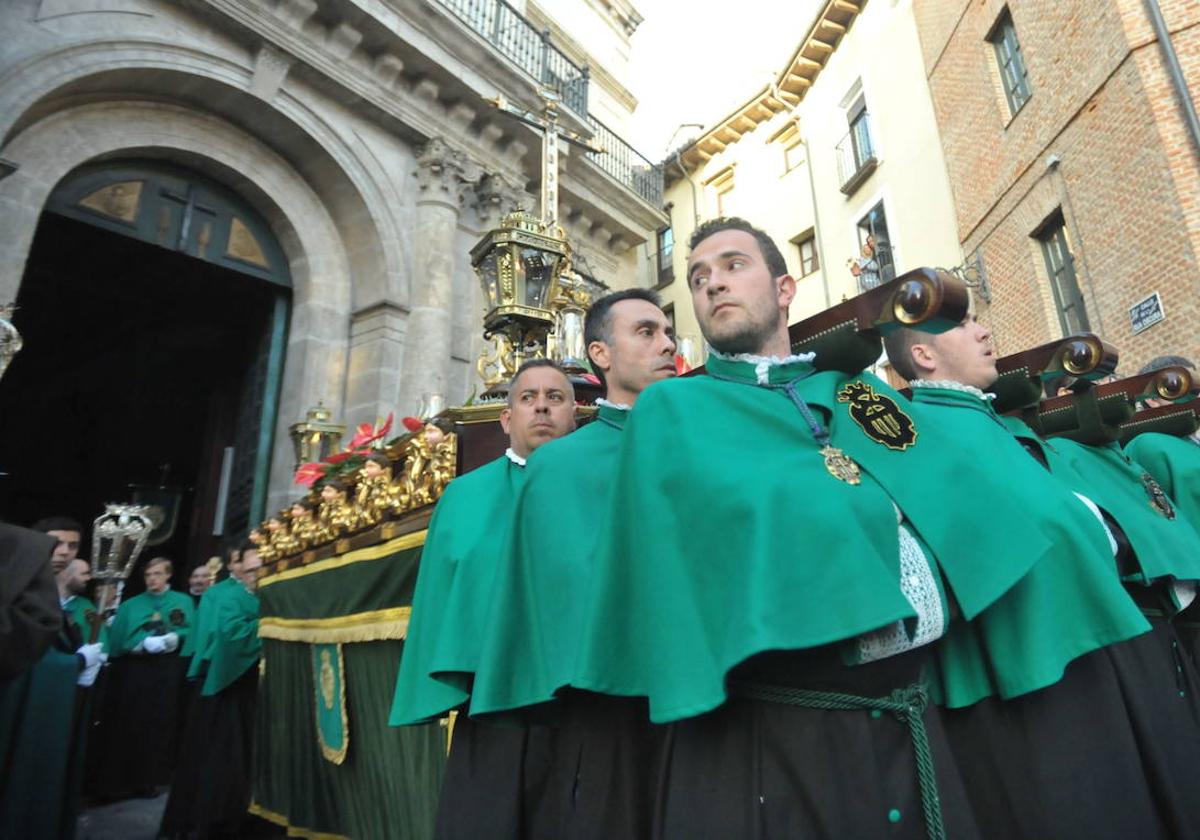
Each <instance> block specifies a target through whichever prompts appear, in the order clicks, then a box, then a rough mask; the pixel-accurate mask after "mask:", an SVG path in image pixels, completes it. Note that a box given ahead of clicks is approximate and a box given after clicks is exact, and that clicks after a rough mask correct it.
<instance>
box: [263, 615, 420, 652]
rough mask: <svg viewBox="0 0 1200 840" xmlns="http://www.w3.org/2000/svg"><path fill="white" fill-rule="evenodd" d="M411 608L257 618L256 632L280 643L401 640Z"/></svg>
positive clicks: (403, 636) (404, 633)
mask: <svg viewBox="0 0 1200 840" xmlns="http://www.w3.org/2000/svg"><path fill="white" fill-rule="evenodd" d="M411 616H412V607H391V608H389V609H386V610H372V611H371V612H361V613H354V614H353V615H340V616H337V617H336V618H276V617H274V616H265V617H264V618H261V619H259V622H258V635H259V638H262V639H278V640H279V641H282V642H316V643H317V644H340V643H342V642H378V641H383V640H385V639H404V638H406V637H407V636H408V621H409V618H410V617H411Z"/></svg>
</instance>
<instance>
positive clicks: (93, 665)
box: [75, 644, 108, 688]
mask: <svg viewBox="0 0 1200 840" xmlns="http://www.w3.org/2000/svg"><path fill="white" fill-rule="evenodd" d="M100 647H101V646H100V645H99V644H91V645H84V646H83V647H81V648H80V649H79V650H77V651H75V652H76V653H77V654H79V655H80V656H82V657H83V662H84V665H83V670H82V671H81V672H80V673H79V677H78V679H76V680H75V683H76V684H77V685H81V686H83V687H84V688H87V687H88V686H90V685H92V683H94V682H95V681H96V675H97V674H99V673H100V666H101V665H103V664H104V663H105V662H106V661H107V660H108V654H107V653H104V651H102V650H101V649H100Z"/></svg>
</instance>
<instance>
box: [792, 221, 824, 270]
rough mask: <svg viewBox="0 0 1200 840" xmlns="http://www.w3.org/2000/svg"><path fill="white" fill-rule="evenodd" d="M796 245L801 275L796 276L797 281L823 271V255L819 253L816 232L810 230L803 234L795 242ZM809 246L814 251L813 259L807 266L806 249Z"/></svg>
mask: <svg viewBox="0 0 1200 840" xmlns="http://www.w3.org/2000/svg"><path fill="white" fill-rule="evenodd" d="M793 241H794V242H795V244H796V252H797V253H798V254H799V256H800V263H799V265H800V273H799V274H797V275H796V279H797V280H800V279H803V278H805V277H808V276H809V275H810V274H816V273H817V272H818V271H820V270H821V255H820V253H819V252H818V251H817V235H816V231H813V230H809V231H806V232H805V233H802V234H801V235H800V236H799V237H797V238H796V239H795V240H793ZM806 245H807V246H808V247H810V248H811V249H812V255H811V259H810V260H809V261H808V264H806V262H805V259H804V247H805V246H806Z"/></svg>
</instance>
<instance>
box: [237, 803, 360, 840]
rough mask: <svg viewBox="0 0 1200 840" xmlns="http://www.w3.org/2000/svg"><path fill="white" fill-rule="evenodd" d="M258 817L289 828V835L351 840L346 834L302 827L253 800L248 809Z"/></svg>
mask: <svg viewBox="0 0 1200 840" xmlns="http://www.w3.org/2000/svg"><path fill="white" fill-rule="evenodd" d="M246 810H247V811H249V812H250V813H251V814H254V816H256V817H262V818H263V819H264V820H267V821H268V822H273V823H275V825H281V826H283V827H284V828H286V829H287V836H288V837H302V838H305V840H350V838H349V837H347V836H345V835H344V834H330V833H328V832H326V831H313V830H312V829H310V828H300V827H299V826H295V825H292V824H291V823H290V822H288V818H287V817H285V816H284V815H283V814H276V813H275V812H274V811H268V810H267V809H266V808H264V807H263V806H261V805H259V804H258V803H257V802H251V803H250V807H249V808H247V809H246Z"/></svg>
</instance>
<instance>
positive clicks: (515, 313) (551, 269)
mask: <svg viewBox="0 0 1200 840" xmlns="http://www.w3.org/2000/svg"><path fill="white" fill-rule="evenodd" d="M569 265H570V248H569V247H568V246H567V240H566V236H565V235H564V234H563V232H562V229H561V228H559V227H558V226H557V225H555V226H553V227H552V228H548V227H547V226H546V225H544V224H542V223H541V222H540V221H538V219H537V217H536V216H533V215H530V214H529V213H525V212H523V211H520V210H518V211H517V212H515V213H510V214H508V215H507V216H505V217H504V218H503V219H502V220H501V222H500V227H498V228H496V229H494V230H491V231H488V233H487V234H486V235H485V236H484V237H483V239H481V240H479V242H478V243H477V244H476V245H475V247H474V248H472V249H471V266H472V267H473V268H474V269H475V273H476V274H477V275H478V276H479V282H480V283H481V284H482V285H483V293H484V297H485V298H486V301H487V308H488V311H487V314H486V315H484V317H483V336H484V338H486V339H491V340H492V341H493V347H494V348H495V352H494V353H490V354H485V355H484V357H483V358H481V359H480V361H479V365H478V368H479V372H480V375H481V376H482V377H483V379H484V384H485V385H487V386H488V392H487V394H486V395H485V396H487V395H491V396H498V395H499V394H500V393H502V389H503V383H504V382H506V381H507V380H508V378H509V377H511V375H512V374H513V373H514V372H515V371H516V369H517V368H518V367H520V366H521V363H522V362H523V361H524V360H525V359H526V358H533V357H538V356H544V355H546V343H547V338H548V336H549V335H550V333H551V332H553V331H554V329H555V326H556V325H557V323H558V316H557V313H556V308H557V306H556V304H557V303H558V301H559V299H560V297H561V295H560V281H559V278H560V275H561V274H562V272H563V271H564V270H565V269H566V268H567V266H569Z"/></svg>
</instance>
